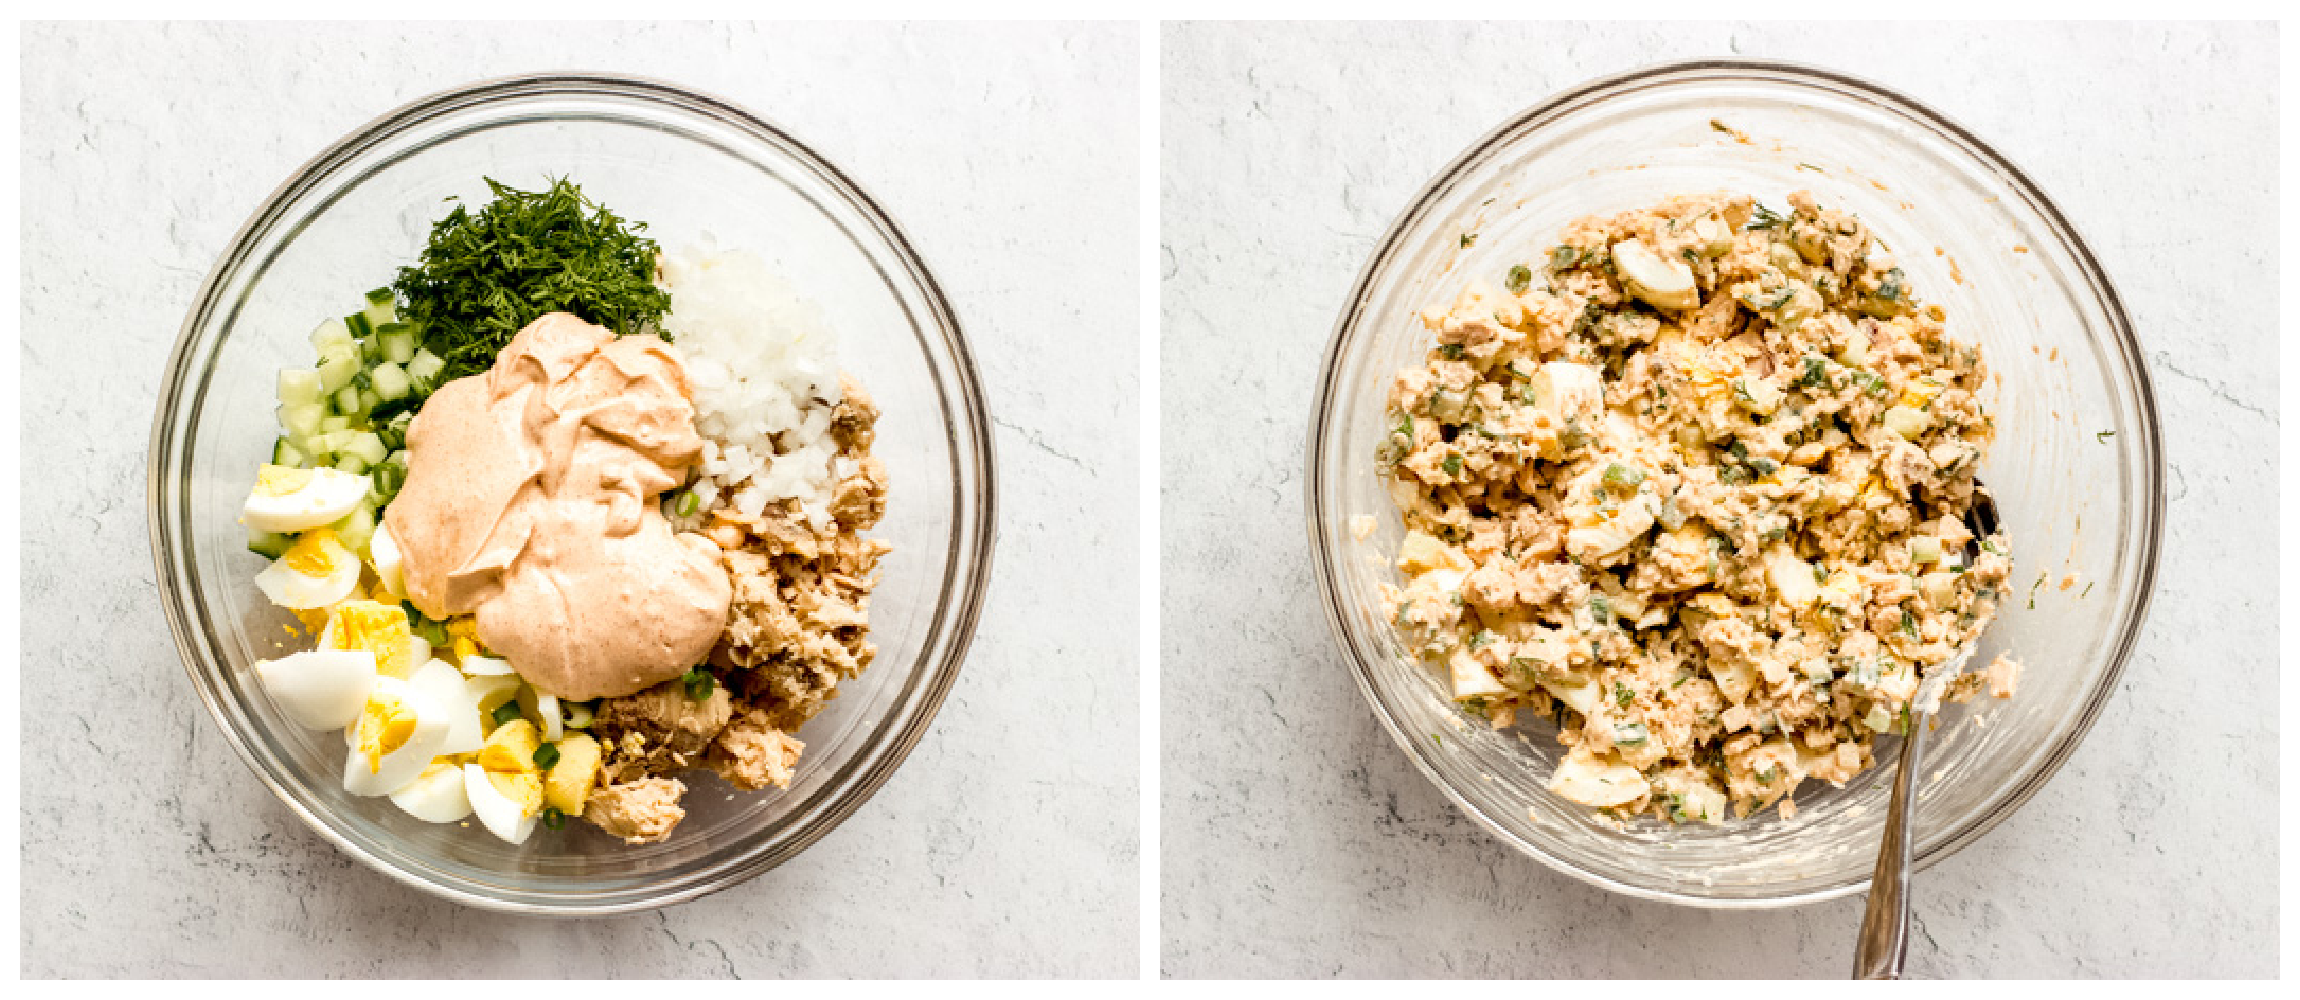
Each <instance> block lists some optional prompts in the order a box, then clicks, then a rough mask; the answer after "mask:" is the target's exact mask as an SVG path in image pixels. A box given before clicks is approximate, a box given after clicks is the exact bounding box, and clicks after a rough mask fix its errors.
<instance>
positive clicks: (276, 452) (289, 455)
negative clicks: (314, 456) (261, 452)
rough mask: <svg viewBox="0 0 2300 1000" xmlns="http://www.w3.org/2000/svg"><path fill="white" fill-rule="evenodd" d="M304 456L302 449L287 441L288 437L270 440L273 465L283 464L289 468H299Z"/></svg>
mask: <svg viewBox="0 0 2300 1000" xmlns="http://www.w3.org/2000/svg"><path fill="white" fill-rule="evenodd" d="M305 457H306V456H305V455H304V453H303V449H301V448H298V447H296V446H295V445H293V444H290V443H288V439H286V438H284V437H283V438H281V439H279V440H277V441H274V442H272V464H273V465H285V466H288V467H290V468H301V467H302V466H303V461H304V458H305Z"/></svg>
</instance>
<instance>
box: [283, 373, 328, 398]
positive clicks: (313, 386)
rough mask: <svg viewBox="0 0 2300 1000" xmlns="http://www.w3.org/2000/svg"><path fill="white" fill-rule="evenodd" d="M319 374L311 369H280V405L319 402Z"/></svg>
mask: <svg viewBox="0 0 2300 1000" xmlns="http://www.w3.org/2000/svg"><path fill="white" fill-rule="evenodd" d="M319 385H320V383H319V372H318V371H317V370H316V369H311V368H282V369H280V381H279V398H280V402H282V403H317V402H319V397H320V389H319Z"/></svg>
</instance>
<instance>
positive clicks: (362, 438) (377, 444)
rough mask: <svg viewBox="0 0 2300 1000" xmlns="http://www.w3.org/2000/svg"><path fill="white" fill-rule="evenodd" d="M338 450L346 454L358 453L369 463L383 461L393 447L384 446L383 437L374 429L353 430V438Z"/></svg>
mask: <svg viewBox="0 0 2300 1000" xmlns="http://www.w3.org/2000/svg"><path fill="white" fill-rule="evenodd" d="M336 450H337V451H339V452H342V453H344V454H346V455H357V456H359V457H360V459H361V460H362V461H364V462H366V463H367V464H369V465H374V464H375V463H377V462H381V461H383V459H384V456H386V455H389V454H391V449H389V448H386V447H384V446H383V439H382V438H379V437H376V436H375V433H374V432H372V431H354V432H351V439H350V440H348V441H345V442H344V443H343V444H342V445H341V446H340V447H338V448H337V449H336Z"/></svg>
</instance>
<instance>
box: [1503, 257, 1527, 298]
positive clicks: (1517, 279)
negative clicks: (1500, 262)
mask: <svg viewBox="0 0 2300 1000" xmlns="http://www.w3.org/2000/svg"><path fill="white" fill-rule="evenodd" d="M1531 284H1533V272H1532V271H1529V270H1526V267H1525V265H1523V264H1517V265H1513V266H1512V267H1511V268H1510V269H1509V277H1508V278H1507V279H1504V280H1503V282H1502V285H1503V286H1504V287H1506V288H1508V289H1509V292H1510V294H1512V295H1517V294H1521V293H1523V292H1524V291H1525V289H1526V286H1528V285H1531Z"/></svg>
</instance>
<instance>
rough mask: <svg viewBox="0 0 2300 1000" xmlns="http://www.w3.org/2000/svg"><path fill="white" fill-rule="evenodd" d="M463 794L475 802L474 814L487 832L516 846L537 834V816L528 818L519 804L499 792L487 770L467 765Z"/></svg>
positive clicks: (475, 765) (472, 803)
mask: <svg viewBox="0 0 2300 1000" xmlns="http://www.w3.org/2000/svg"><path fill="white" fill-rule="evenodd" d="M463 791H464V794H465V795H466V796H468V797H469V798H470V799H471V812H472V815H475V816H477V817H479V825H481V826H484V827H486V828H487V832H489V833H492V834H494V835H496V836H498V837H501V838H503V840H504V841H505V842H507V843H512V844H521V843H525V842H526V841H527V837H528V835H529V834H532V833H534V832H535V817H533V816H528V815H525V814H524V811H523V810H521V809H520V808H519V803H517V802H513V801H511V800H510V799H507V798H504V797H503V793H502V792H499V791H496V790H495V783H494V782H492V781H489V780H487V769H486V768H483V767H480V766H479V765H477V764H465V765H463Z"/></svg>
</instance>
